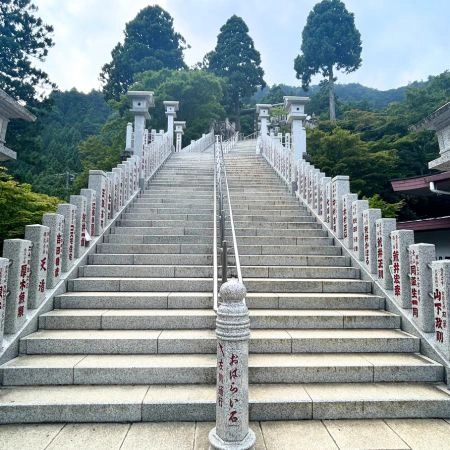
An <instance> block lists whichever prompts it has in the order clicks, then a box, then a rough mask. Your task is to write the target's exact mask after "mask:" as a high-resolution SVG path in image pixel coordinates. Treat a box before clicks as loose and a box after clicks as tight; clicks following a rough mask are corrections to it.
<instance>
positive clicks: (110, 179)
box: [106, 172, 115, 222]
mask: <svg viewBox="0 0 450 450" xmlns="http://www.w3.org/2000/svg"><path fill="white" fill-rule="evenodd" d="M106 182H107V186H108V196H107V198H106V221H107V222H111V220H112V218H113V217H114V204H113V202H114V188H115V184H114V174H113V173H112V172H106Z"/></svg>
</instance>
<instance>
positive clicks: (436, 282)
mask: <svg viewBox="0 0 450 450" xmlns="http://www.w3.org/2000/svg"><path fill="white" fill-rule="evenodd" d="M431 272H432V278H433V280H432V281H433V301H434V333H435V337H436V341H437V345H438V348H440V349H441V351H442V353H443V354H444V355H445V356H446V358H449V357H450V332H449V331H450V330H449V327H450V323H449V315H448V314H449V308H450V305H449V300H450V261H448V260H447V261H433V262H432V263H431Z"/></svg>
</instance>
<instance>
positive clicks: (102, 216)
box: [88, 170, 108, 236]
mask: <svg viewBox="0 0 450 450" xmlns="http://www.w3.org/2000/svg"><path fill="white" fill-rule="evenodd" d="M88 187H89V189H93V190H94V191H95V193H96V198H95V204H96V210H95V234H94V235H95V236H100V235H101V234H102V232H103V230H104V228H105V227H106V217H107V203H106V202H107V199H106V197H107V195H108V192H107V191H108V184H107V179H106V173H105V172H103V170H90V171H89V184H88Z"/></svg>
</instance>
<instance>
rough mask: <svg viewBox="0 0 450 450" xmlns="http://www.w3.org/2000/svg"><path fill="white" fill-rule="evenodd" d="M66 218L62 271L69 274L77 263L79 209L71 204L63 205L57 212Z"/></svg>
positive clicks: (59, 206)
mask: <svg viewBox="0 0 450 450" xmlns="http://www.w3.org/2000/svg"><path fill="white" fill-rule="evenodd" d="M56 213H57V214H61V215H62V216H64V228H63V242H62V252H61V270H62V271H63V272H68V271H69V270H70V269H71V268H72V266H73V263H74V261H75V226H76V221H77V217H76V214H77V207H76V206H75V205H72V204H70V203H61V204H60V205H58V209H57V210H56Z"/></svg>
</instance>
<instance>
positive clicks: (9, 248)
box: [3, 239, 32, 334]
mask: <svg viewBox="0 0 450 450" xmlns="http://www.w3.org/2000/svg"><path fill="white" fill-rule="evenodd" d="M31 245H32V244H31V241H28V240H26V239H6V240H5V241H3V257H4V258H7V259H9V261H10V262H11V264H10V266H9V271H8V292H9V295H8V297H7V299H6V309H5V334H14V333H16V332H17V331H19V328H20V327H21V326H22V325H23V324H24V322H25V321H26V313H27V303H28V287H29V284H30V261H31Z"/></svg>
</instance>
